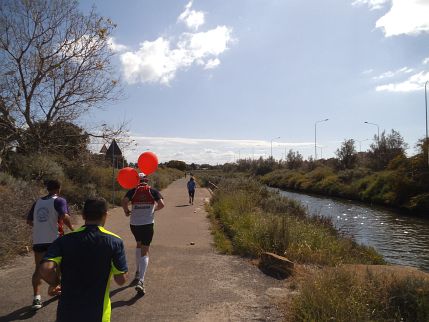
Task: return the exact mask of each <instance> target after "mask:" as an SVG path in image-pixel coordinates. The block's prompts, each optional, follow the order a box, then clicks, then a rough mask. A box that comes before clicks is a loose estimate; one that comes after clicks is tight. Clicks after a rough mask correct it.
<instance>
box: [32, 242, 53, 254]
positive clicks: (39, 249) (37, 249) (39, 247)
mask: <svg viewBox="0 0 429 322" xmlns="http://www.w3.org/2000/svg"><path fill="white" fill-rule="evenodd" d="M49 246H51V243H49V244H35V245H33V251H35V252H36V253H44V252H46V251H47V250H48V248H49Z"/></svg>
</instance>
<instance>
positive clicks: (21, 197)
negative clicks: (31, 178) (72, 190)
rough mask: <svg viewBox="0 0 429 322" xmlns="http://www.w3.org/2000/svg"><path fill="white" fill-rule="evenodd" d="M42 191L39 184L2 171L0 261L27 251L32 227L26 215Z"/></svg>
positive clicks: (0, 180) (0, 176)
mask: <svg viewBox="0 0 429 322" xmlns="http://www.w3.org/2000/svg"><path fill="white" fill-rule="evenodd" d="M40 192H41V189H40V187H38V186H33V185H31V184H29V183H28V182H25V181H23V180H20V179H15V178H14V177H12V176H10V175H8V174H5V173H0V199H1V201H2V202H1V203H0V262H2V263H4V262H5V261H6V260H9V259H11V258H12V257H13V256H15V255H17V254H22V253H25V252H27V249H26V246H30V245H31V228H30V226H28V225H27V224H26V215H27V213H28V211H29V210H30V208H31V205H32V204H33V202H34V201H35V200H36V199H37V197H38V196H39V193H40Z"/></svg>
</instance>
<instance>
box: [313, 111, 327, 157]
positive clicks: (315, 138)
mask: <svg viewBox="0 0 429 322" xmlns="http://www.w3.org/2000/svg"><path fill="white" fill-rule="evenodd" d="M326 121H329V119H324V120H320V121H317V122H316V123H314V161H316V160H317V123H321V122H326Z"/></svg>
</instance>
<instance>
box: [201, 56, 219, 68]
mask: <svg viewBox="0 0 429 322" xmlns="http://www.w3.org/2000/svg"><path fill="white" fill-rule="evenodd" d="M219 64H220V60H219V59H218V58H215V59H209V60H208V61H207V63H206V65H205V66H204V69H213V68H216V67H217V66H219Z"/></svg>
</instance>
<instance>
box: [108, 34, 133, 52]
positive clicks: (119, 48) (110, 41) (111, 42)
mask: <svg viewBox="0 0 429 322" xmlns="http://www.w3.org/2000/svg"><path fill="white" fill-rule="evenodd" d="M107 44H108V45H109V48H110V49H111V50H112V51H113V52H122V51H125V50H127V49H128V47H127V46H125V45H121V44H118V43H117V42H116V39H115V38H113V37H110V38H109V39H108V40H107Z"/></svg>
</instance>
